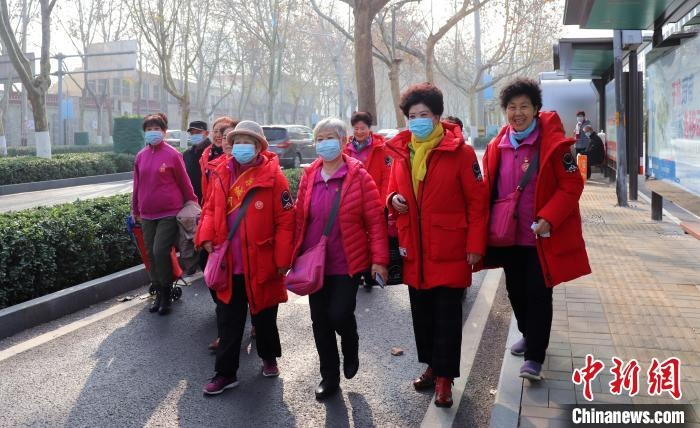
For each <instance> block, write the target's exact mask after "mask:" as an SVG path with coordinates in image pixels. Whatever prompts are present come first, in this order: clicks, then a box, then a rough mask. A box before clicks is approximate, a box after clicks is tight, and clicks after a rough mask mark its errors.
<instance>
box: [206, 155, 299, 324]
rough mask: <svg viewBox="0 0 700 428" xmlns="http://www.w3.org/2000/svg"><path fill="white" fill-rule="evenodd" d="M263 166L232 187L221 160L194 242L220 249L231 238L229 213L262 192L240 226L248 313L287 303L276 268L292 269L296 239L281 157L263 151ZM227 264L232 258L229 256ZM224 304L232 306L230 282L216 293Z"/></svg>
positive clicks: (251, 203)
mask: <svg viewBox="0 0 700 428" xmlns="http://www.w3.org/2000/svg"><path fill="white" fill-rule="evenodd" d="M262 155H263V162H262V163H261V164H260V165H259V166H256V167H254V168H251V169H249V170H247V171H245V172H243V173H242V174H241V176H240V177H238V179H237V180H236V183H235V184H234V185H233V186H230V188H229V186H228V183H229V181H230V178H231V172H230V171H229V170H228V167H227V166H228V165H227V164H228V162H225V161H222V162H221V163H220V164H219V165H218V167H217V168H216V169H215V170H214V171H213V173H212V175H211V177H210V185H211V191H210V193H209V200H208V201H207V203H206V205H204V209H203V211H202V216H201V218H200V222H199V227H198V229H197V235H196V236H195V243H196V244H197V245H200V246H201V245H202V243H203V242H206V241H212V242H213V244H214V245H219V244H221V243H222V242H224V241H225V240H226V237H227V235H228V232H229V231H228V226H227V217H228V214H229V213H230V212H231V211H232V210H234V209H235V208H237V207H238V206H240V204H241V202H242V201H243V199H244V198H245V195H246V194H247V193H248V192H249V191H250V189H253V188H258V190H256V193H255V195H254V196H253V199H252V200H251V201H250V205H248V208H247V210H246V213H245V216H244V217H243V220H242V221H241V224H240V226H239V227H240V232H241V234H240V236H241V247H242V249H243V265H244V276H245V286H246V294H247V295H248V302H249V305H250V312H251V313H252V314H257V313H258V312H260V311H261V310H263V309H265V308H269V307H271V306H274V305H277V304H279V303H282V302H286V301H287V290H286V288H285V287H284V283H283V277H282V276H281V275H280V274H279V273H278V272H277V269H278V268H287V267H289V266H291V258H292V251H291V246H290V243H291V242H292V241H293V240H294V206H293V203H292V198H291V195H290V194H289V184H288V183H287V178H286V177H285V176H284V174H282V171H281V170H280V167H279V161H278V158H277V155H275V154H273V153H270V152H263V153H262ZM228 256H229V265H230V266H231V265H233V257H232V255H231V252H230V251H229V252H228ZM217 297H218V298H219V300H221V301H223V302H224V303H229V302H230V301H231V277H230V276H229V285H228V287H227V288H226V289H225V290H223V291H221V292H217Z"/></svg>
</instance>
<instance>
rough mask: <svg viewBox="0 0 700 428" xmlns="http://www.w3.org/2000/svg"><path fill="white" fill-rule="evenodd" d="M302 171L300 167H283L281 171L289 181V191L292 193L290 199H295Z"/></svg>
mask: <svg viewBox="0 0 700 428" xmlns="http://www.w3.org/2000/svg"><path fill="white" fill-rule="evenodd" d="M302 172H304V170H303V169H302V168H292V169H283V170H282V173H283V174H284V175H285V177H287V181H288V182H289V192H290V193H291V194H292V199H294V200H295V201H296V200H297V192H298V191H299V181H300V180H301V174H302Z"/></svg>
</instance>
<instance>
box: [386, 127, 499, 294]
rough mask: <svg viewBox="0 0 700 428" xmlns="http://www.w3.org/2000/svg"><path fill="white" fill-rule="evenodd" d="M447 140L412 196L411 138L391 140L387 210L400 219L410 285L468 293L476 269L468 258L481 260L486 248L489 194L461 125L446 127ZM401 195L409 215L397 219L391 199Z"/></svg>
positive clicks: (405, 272)
mask: <svg viewBox="0 0 700 428" xmlns="http://www.w3.org/2000/svg"><path fill="white" fill-rule="evenodd" d="M442 126H443V128H444V129H445V135H444V136H443V138H442V140H441V141H440V143H439V144H438V145H437V146H436V147H435V148H434V149H433V150H431V152H430V153H429V154H428V157H427V159H426V162H427V165H428V171H427V173H426V175H425V179H424V180H423V181H421V182H420V185H419V187H418V196H417V197H416V196H415V193H414V191H413V182H412V178H411V159H410V153H409V148H408V144H409V143H410V142H411V133H410V132H409V131H402V132H401V133H399V134H398V135H397V136H396V137H394V138H392V139H391V140H389V142H388V143H387V147H388V148H389V154H390V155H391V156H392V157H393V159H394V161H393V166H392V168H391V176H390V178H389V197H388V198H387V206H388V207H389V211H390V215H393V216H394V217H395V218H396V226H397V228H398V232H399V251H400V252H401V253H402V256H403V278H404V282H405V283H406V284H408V285H409V286H411V287H413V288H417V289H429V288H434V287H438V286H445V287H452V288H465V287H468V286H469V285H471V279H472V275H471V273H472V270H471V266H469V263H468V262H467V254H468V253H475V254H481V255H483V254H484V252H485V248H486V226H487V224H488V223H487V222H488V196H487V195H488V193H487V190H486V185H485V184H484V181H483V178H482V175H481V170H480V169H479V162H478V160H477V158H476V153H474V149H472V148H471V146H468V145H466V144H464V137H462V131H461V130H460V128H459V126H457V125H454V124H451V123H448V122H442ZM396 193H399V194H401V195H402V196H403V197H404V198H406V202H407V204H408V213H406V214H399V213H398V212H397V211H396V210H395V209H394V207H393V206H392V205H391V197H392V196H393V195H394V194H396Z"/></svg>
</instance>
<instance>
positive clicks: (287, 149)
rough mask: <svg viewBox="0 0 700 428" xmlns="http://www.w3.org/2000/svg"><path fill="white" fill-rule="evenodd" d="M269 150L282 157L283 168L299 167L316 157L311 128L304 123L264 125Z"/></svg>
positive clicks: (281, 164)
mask: <svg viewBox="0 0 700 428" xmlns="http://www.w3.org/2000/svg"><path fill="white" fill-rule="evenodd" d="M262 128H263V132H264V133H265V138H267V141H268V143H269V144H270V148H269V150H270V151H271V152H273V153H275V154H277V156H278V157H279V158H280V166H282V167H283V168H299V167H300V166H301V165H302V164H305V163H311V162H313V161H314V160H315V159H316V150H315V148H314V142H313V132H312V131H311V128H309V127H308V126H303V125H265V126H263V127H262Z"/></svg>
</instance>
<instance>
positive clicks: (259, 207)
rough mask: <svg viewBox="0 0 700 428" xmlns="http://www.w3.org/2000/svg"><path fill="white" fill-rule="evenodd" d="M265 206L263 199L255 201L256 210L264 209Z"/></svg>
mask: <svg viewBox="0 0 700 428" xmlns="http://www.w3.org/2000/svg"><path fill="white" fill-rule="evenodd" d="M263 206H264V204H263V201H255V209H256V210H261V209H263Z"/></svg>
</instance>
